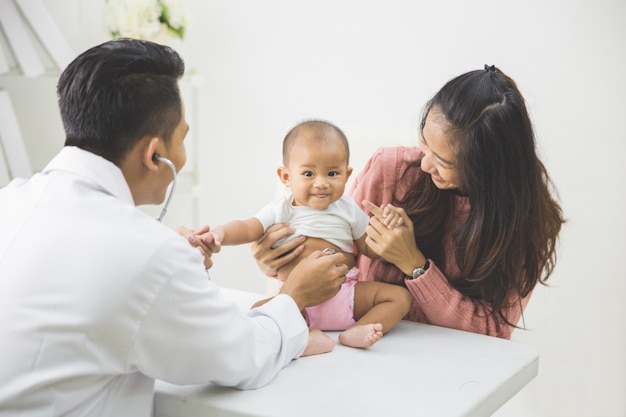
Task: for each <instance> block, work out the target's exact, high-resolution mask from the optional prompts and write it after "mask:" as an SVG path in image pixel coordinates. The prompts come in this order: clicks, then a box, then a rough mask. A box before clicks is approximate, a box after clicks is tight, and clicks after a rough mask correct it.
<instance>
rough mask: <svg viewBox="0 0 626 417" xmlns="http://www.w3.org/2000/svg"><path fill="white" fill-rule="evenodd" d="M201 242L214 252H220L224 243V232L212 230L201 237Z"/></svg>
mask: <svg viewBox="0 0 626 417" xmlns="http://www.w3.org/2000/svg"><path fill="white" fill-rule="evenodd" d="M200 240H202V242H203V243H204V244H205V245H207V246H208V247H209V249H211V250H212V251H213V252H219V251H220V248H221V247H222V242H223V241H224V232H222V231H219V230H211V231H209V232H207V233H204V234H202V235H200Z"/></svg>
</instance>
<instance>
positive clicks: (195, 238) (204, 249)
mask: <svg viewBox="0 0 626 417" xmlns="http://www.w3.org/2000/svg"><path fill="white" fill-rule="evenodd" d="M175 230H176V232H177V233H178V234H179V235H181V236H184V237H185V238H186V239H187V242H189V244H190V245H191V246H193V247H195V248H198V251H199V252H200V254H202V256H203V257H204V267H205V268H206V269H209V268H211V267H212V266H213V261H212V260H211V256H213V253H215V252H219V248H217V249H216V250H213V249H212V248H210V247H209V246H207V245H206V244H205V243H204V242H203V241H202V235H204V234H206V233H208V232H209V230H210V227H209V226H203V227H201V228H200V229H198V230H191V229H188V228H186V227H184V226H179V227H177V228H176V229H175Z"/></svg>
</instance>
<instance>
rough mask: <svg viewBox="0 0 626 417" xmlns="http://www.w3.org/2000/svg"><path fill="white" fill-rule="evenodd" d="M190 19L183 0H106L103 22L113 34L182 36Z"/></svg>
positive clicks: (159, 38) (146, 37)
mask: <svg viewBox="0 0 626 417" xmlns="http://www.w3.org/2000/svg"><path fill="white" fill-rule="evenodd" d="M188 23H189V10H188V9H187V5H186V4H185V0H107V3H106V9H105V24H106V27H107V29H108V31H109V33H110V34H111V36H112V37H113V38H114V39H115V38H136V39H144V40H153V41H163V40H164V39H166V38H167V37H168V36H173V37H178V38H180V39H184V37H185V29H186V27H187V26H188Z"/></svg>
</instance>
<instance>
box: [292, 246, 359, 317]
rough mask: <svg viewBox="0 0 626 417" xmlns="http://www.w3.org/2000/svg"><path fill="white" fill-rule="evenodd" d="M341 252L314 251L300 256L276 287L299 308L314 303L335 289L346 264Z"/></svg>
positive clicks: (323, 298)
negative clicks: (281, 282)
mask: <svg viewBox="0 0 626 417" xmlns="http://www.w3.org/2000/svg"><path fill="white" fill-rule="evenodd" d="M344 260H345V256H344V255H343V253H334V254H331V253H330V252H328V253H327V252H321V251H315V252H313V253H312V254H311V255H309V256H307V257H306V258H304V259H302V260H301V261H300V262H299V263H298V265H296V267H295V268H293V270H292V271H291V273H290V274H289V277H288V278H287V280H286V281H285V283H284V284H283V286H282V287H281V289H280V293H281V294H287V295H289V296H291V298H293V299H294V301H295V302H296V304H297V305H298V307H299V308H300V310H302V309H303V308H305V307H310V306H314V305H318V304H320V303H323V302H324V301H326V300H328V299H329V298H331V297H332V296H334V295H335V294H337V293H338V292H339V288H341V284H343V283H344V282H345V280H346V273H348V266H347V265H346V264H344V263H343V261H344Z"/></svg>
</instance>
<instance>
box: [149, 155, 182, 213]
mask: <svg viewBox="0 0 626 417" xmlns="http://www.w3.org/2000/svg"><path fill="white" fill-rule="evenodd" d="M152 160H153V161H155V162H156V161H161V162H164V163H165V165H167V166H168V167H170V169H171V170H172V175H174V180H173V181H172V188H170V194H169V195H168V196H167V199H166V200H165V205H164V206H163V210H161V214H159V217H157V221H159V222H160V221H161V220H163V217H165V213H166V212H167V208H168V207H169V206H170V201H172V195H173V194H174V190H175V189H176V180H177V177H178V175H177V174H176V167H175V166H174V164H173V163H172V161H170V160H169V159H167V158H163V157H162V156H159V154H158V153H155V154H154V155H152Z"/></svg>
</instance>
